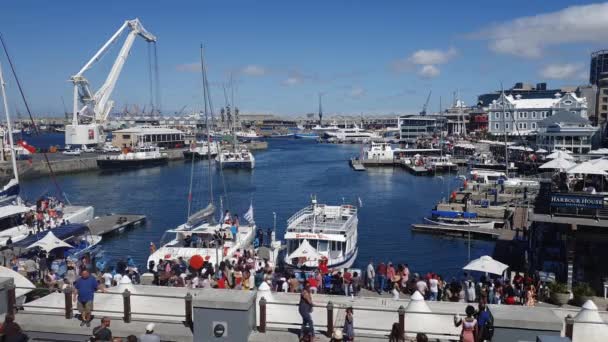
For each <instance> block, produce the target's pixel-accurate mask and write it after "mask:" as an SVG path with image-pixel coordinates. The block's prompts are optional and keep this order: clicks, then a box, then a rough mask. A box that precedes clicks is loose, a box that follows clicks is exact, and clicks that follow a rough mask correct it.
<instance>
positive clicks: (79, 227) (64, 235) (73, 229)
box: [13, 223, 89, 248]
mask: <svg viewBox="0 0 608 342" xmlns="http://www.w3.org/2000/svg"><path fill="white" fill-rule="evenodd" d="M52 231H53V234H55V236H56V237H57V238H58V239H60V240H66V239H68V238H70V237H72V236H76V235H80V234H84V233H87V232H89V227H87V226H86V225H84V224H78V223H73V224H64V225H63V226H59V227H57V228H53V230H52ZM49 232H50V230H45V231H43V232H40V233H37V234H34V235H30V236H28V237H26V238H25V239H23V240H19V241H17V242H15V243H13V247H20V248H27V247H29V246H31V245H32V244H33V243H35V242H37V241H39V240H42V238H44V237H45V236H46V235H47V234H48V233H49Z"/></svg>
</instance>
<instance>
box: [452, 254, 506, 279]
mask: <svg viewBox="0 0 608 342" xmlns="http://www.w3.org/2000/svg"><path fill="white" fill-rule="evenodd" d="M507 268H509V266H508V265H505V264H503V263H502V262H500V261H496V260H494V259H492V257H491V256H489V255H484V256H482V257H480V258H479V259H475V260H472V261H471V262H469V263H468V264H467V265H466V266H465V267H463V268H462V269H463V270H467V271H478V272H485V273H492V274H498V275H501V274H502V273H503V272H504V271H505V270H506V269H507Z"/></svg>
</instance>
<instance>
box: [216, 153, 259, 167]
mask: <svg viewBox="0 0 608 342" xmlns="http://www.w3.org/2000/svg"><path fill="white" fill-rule="evenodd" d="M215 160H216V161H217V162H218V165H219V166H220V167H221V168H223V169H253V168H255V157H254V156H253V154H252V153H251V152H249V150H248V149H246V148H241V149H240V150H237V151H233V150H222V151H221V152H220V153H219V154H218V155H217V157H216V158H215Z"/></svg>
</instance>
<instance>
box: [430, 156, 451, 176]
mask: <svg viewBox="0 0 608 342" xmlns="http://www.w3.org/2000/svg"><path fill="white" fill-rule="evenodd" d="M425 166H426V168H427V170H429V171H431V172H450V171H458V165H457V164H455V163H453V162H452V161H451V160H450V156H449V155H445V156H433V157H428V158H426V163H425Z"/></svg>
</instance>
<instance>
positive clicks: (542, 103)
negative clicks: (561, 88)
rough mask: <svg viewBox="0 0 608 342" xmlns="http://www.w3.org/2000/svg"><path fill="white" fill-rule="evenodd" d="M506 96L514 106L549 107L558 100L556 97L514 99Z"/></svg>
mask: <svg viewBox="0 0 608 342" xmlns="http://www.w3.org/2000/svg"><path fill="white" fill-rule="evenodd" d="M507 98H508V99H509V101H510V102H511V103H512V104H513V105H514V106H515V108H551V107H553V105H555V104H556V103H557V102H558V101H559V100H560V99H558V98H540V99H514V98H513V96H507Z"/></svg>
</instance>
